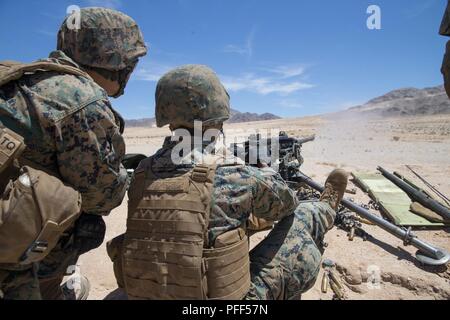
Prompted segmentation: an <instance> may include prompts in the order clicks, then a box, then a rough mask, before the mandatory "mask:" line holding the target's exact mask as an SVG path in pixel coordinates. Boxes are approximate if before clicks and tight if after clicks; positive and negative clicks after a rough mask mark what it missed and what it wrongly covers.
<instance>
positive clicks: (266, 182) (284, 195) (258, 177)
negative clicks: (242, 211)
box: [249, 167, 298, 221]
mask: <svg viewBox="0 0 450 320" xmlns="http://www.w3.org/2000/svg"><path fill="white" fill-rule="evenodd" d="M249 170H251V173H252V175H253V177H254V179H255V188H254V194H253V199H254V208H253V214H254V215H255V216H256V217H258V218H262V219H265V220H267V221H279V220H281V219H283V218H284V217H287V216H289V215H291V214H293V213H294V211H295V208H296V207H297V205H298V200H297V197H296V195H295V192H294V191H293V190H292V189H291V188H289V186H288V185H287V184H286V182H285V181H284V180H283V179H282V178H281V176H280V175H279V174H278V173H276V172H275V171H274V170H273V169H271V168H263V169H257V168H253V167H249Z"/></svg>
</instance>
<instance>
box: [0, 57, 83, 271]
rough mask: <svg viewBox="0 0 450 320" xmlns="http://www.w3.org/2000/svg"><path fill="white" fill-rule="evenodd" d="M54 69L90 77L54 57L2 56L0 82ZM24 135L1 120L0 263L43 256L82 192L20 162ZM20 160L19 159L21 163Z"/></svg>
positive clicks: (71, 217) (69, 220)
mask: <svg viewBox="0 0 450 320" xmlns="http://www.w3.org/2000/svg"><path fill="white" fill-rule="evenodd" d="M46 71H56V72H61V73H65V74H72V75H78V76H83V77H86V78H89V79H90V77H89V75H87V74H86V73H84V72H83V71H81V70H79V69H77V68H75V67H70V66H65V65H60V64H57V63H52V62H46V61H42V62H35V63H31V64H20V63H18V62H12V61H8V62H0V87H2V86H4V85H6V84H8V83H9V82H11V81H16V80H19V79H20V78H22V77H23V76H24V75H26V74H32V73H35V72H46ZM25 147H26V146H25V143H24V139H23V137H21V136H20V135H18V134H17V133H15V132H13V131H12V130H10V129H8V128H5V127H3V126H1V125H0V182H1V183H0V184H1V185H2V187H1V190H0V196H1V198H0V264H1V265H2V267H6V266H7V265H16V264H21V265H28V264H31V263H34V262H38V261H40V260H42V259H43V258H44V257H45V256H46V255H47V254H48V253H49V252H50V251H51V250H52V249H53V248H54V247H55V246H56V244H57V242H58V240H59V238H60V236H61V235H62V233H63V232H64V231H65V230H66V229H67V228H68V227H70V226H71V225H72V224H73V223H74V222H75V220H76V219H77V218H78V217H79V215H80V214H81V195H80V194H79V193H78V192H77V191H76V190H74V189H72V188H71V187H68V186H66V185H64V184H63V182H62V181H61V180H59V179H57V178H56V177H53V176H50V175H48V174H47V173H45V172H44V171H41V170H37V168H35V166H33V165H31V166H23V167H22V168H20V165H21V164H20V163H19V161H18V159H19V157H20V155H21V153H22V152H23V151H24V149H25ZM22 165H23V164H22Z"/></svg>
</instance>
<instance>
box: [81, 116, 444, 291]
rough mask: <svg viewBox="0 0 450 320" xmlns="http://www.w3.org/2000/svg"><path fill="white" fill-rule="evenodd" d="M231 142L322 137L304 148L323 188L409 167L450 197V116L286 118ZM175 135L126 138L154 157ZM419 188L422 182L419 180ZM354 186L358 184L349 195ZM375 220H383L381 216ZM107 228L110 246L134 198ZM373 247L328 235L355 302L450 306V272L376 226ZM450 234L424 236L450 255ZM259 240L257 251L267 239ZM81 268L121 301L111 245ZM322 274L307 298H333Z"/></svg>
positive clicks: (362, 198)
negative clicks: (333, 175) (251, 137)
mask: <svg viewBox="0 0 450 320" xmlns="http://www.w3.org/2000/svg"><path fill="white" fill-rule="evenodd" d="M225 129H226V134H227V137H228V138H229V140H228V139H227V143H230V142H233V141H231V140H233V139H236V140H240V141H242V138H243V137H244V136H248V132H249V131H251V130H253V131H254V130H256V129H259V130H268V129H280V130H284V131H287V132H288V133H289V134H293V135H295V136H308V135H310V134H316V136H317V138H316V141H315V142H313V143H308V144H306V145H304V148H303V155H304V158H305V164H304V166H303V167H302V171H303V172H305V173H306V174H308V175H310V176H311V177H313V178H314V179H315V180H317V181H318V182H321V183H323V182H324V181H325V179H326V177H327V175H328V174H329V173H330V172H331V171H332V170H333V169H334V168H344V169H346V170H349V171H369V172H375V171H376V167H377V166H378V165H381V166H383V167H385V168H386V169H388V170H389V171H394V170H398V171H400V172H401V173H404V174H405V175H406V176H407V177H412V176H411V174H410V173H409V171H408V170H407V169H406V167H405V166H404V165H406V164H407V165H411V166H412V167H413V168H414V169H415V170H417V171H418V172H419V173H420V174H421V175H422V176H423V177H425V178H426V179H427V180H428V181H429V182H431V183H432V184H433V185H435V186H436V187H437V188H438V189H439V190H440V191H441V192H443V193H444V194H446V195H450V182H449V178H450V116H448V115H447V116H429V117H411V118H392V119H364V118H353V119H347V120H344V119H336V117H328V118H321V117H310V118H301V119H284V120H276V121H265V122H258V123H245V124H231V125H227V126H226V128H225ZM168 134H169V131H168V129H151V128H131V129H129V130H127V131H126V132H125V138H126V142H127V152H128V153H144V154H146V155H151V154H153V153H154V152H155V151H156V150H157V149H158V148H159V147H160V146H161V144H162V142H163V139H164V137H165V136H167V135H168ZM414 181H416V180H414ZM353 187H354V186H353V185H352V184H351V183H350V185H349V188H350V189H351V188H353ZM347 197H350V198H354V199H355V201H356V202H362V203H368V201H369V198H368V196H367V195H365V194H364V193H363V192H362V191H361V190H360V189H358V191H357V194H356V195H347ZM374 213H377V214H379V213H378V212H376V211H374ZM106 222H107V227H108V231H107V236H106V239H107V240H110V239H112V238H113V237H115V236H117V235H119V234H121V233H123V232H124V231H125V224H126V199H125V200H124V203H123V204H122V206H120V207H119V208H117V209H116V210H114V211H113V212H112V213H111V215H110V216H109V217H107V218H106ZM364 229H365V230H366V231H367V232H368V233H369V234H371V235H372V236H373V240H370V241H363V240H362V239H361V238H355V239H354V241H349V240H348V237H347V233H346V232H345V231H342V230H339V229H333V230H332V231H331V232H329V233H328V234H327V236H326V242H327V243H328V247H327V249H326V252H325V254H324V258H329V259H332V260H333V261H334V262H335V263H336V265H337V273H338V276H339V278H340V280H341V282H342V284H343V287H344V292H345V295H346V298H347V299H352V300H354V299H396V300H398V299H443V300H448V299H450V280H449V279H450V272H449V270H448V269H447V268H445V267H444V268H430V267H424V266H422V265H420V264H419V263H418V262H417V261H416V260H415V258H414V253H415V251H416V250H415V249H414V248H413V247H404V246H403V245H402V241H401V240H399V239H397V238H395V237H394V236H391V235H389V234H388V233H386V232H385V231H383V230H381V229H379V228H378V227H376V226H370V225H364ZM449 231H450V229H449V228H445V229H442V228H441V229H435V230H417V231H416V233H417V235H418V236H419V237H420V238H422V239H423V240H426V241H429V242H430V243H432V244H434V245H436V246H439V247H441V248H444V249H446V250H447V251H450V236H449ZM265 235H266V233H259V234H256V235H254V236H253V237H252V244H253V245H255V244H256V243H258V242H259V241H260V240H261V239H263V238H264V237H265ZM80 268H81V271H82V273H83V274H85V275H86V276H87V277H88V278H89V279H90V282H91V294H90V299H120V298H124V296H123V295H122V294H121V293H120V292H119V291H117V290H116V289H117V285H116V281H115V278H114V274H113V267H112V263H111V262H110V260H109V258H108V256H107V254H106V248H105V244H104V245H103V246H102V247H100V248H99V249H97V250H95V251H93V252H90V253H88V254H86V255H84V256H83V257H82V258H81V259H80ZM322 273H323V271H321V274H320V275H319V278H318V280H317V282H316V285H315V286H314V288H313V289H311V290H310V291H309V292H307V293H306V294H305V295H304V297H303V298H304V299H324V300H328V299H332V293H331V290H329V291H328V293H326V294H323V293H321V291H320V284H321V279H322Z"/></svg>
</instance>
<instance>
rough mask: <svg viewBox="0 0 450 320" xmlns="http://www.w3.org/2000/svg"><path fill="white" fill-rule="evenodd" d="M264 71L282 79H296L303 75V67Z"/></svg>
mask: <svg viewBox="0 0 450 320" xmlns="http://www.w3.org/2000/svg"><path fill="white" fill-rule="evenodd" d="M266 70H267V71H269V72H271V73H275V74H277V75H279V76H281V77H282V78H293V77H298V76H301V75H303V74H304V73H305V67H303V66H299V65H289V66H279V67H275V68H270V69H266Z"/></svg>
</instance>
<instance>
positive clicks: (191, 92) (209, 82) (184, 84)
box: [156, 65, 230, 129]
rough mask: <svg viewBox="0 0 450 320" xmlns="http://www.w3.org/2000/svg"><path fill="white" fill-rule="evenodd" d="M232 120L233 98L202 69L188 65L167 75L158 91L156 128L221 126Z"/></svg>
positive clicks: (214, 76) (215, 76)
mask: <svg viewBox="0 0 450 320" xmlns="http://www.w3.org/2000/svg"><path fill="white" fill-rule="evenodd" d="M229 118H230V96H229V95H228V92H227V91H226V90H225V88H224V86H223V85H222V83H221V82H220V80H219V78H218V77H217V75H216V74H215V73H214V71H212V70H211V69H210V68H208V67H206V66H203V65H186V66H181V67H179V68H176V69H174V70H172V71H170V72H168V73H167V74H165V75H164V76H163V77H162V78H161V79H160V80H159V82H158V85H157V87H156V124H157V125H158V127H163V126H165V125H168V124H170V125H171V128H172V129H178V128H186V129H189V128H193V127H194V122H195V121H202V123H203V127H204V128H205V127H211V126H214V125H220V124H222V123H223V122H225V121H226V120H228V119H229Z"/></svg>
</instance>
